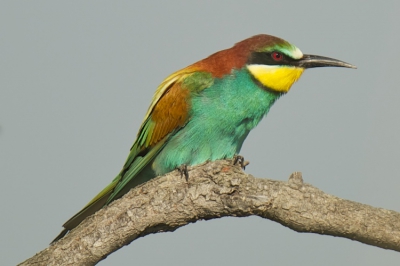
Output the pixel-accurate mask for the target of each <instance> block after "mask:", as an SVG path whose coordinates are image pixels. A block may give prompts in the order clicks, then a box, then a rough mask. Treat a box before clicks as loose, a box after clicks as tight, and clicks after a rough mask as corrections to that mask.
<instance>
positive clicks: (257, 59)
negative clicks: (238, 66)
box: [247, 51, 298, 66]
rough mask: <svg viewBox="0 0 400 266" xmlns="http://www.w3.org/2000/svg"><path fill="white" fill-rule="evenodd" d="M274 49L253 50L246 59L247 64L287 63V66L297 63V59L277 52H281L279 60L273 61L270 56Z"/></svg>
mask: <svg viewBox="0 0 400 266" xmlns="http://www.w3.org/2000/svg"><path fill="white" fill-rule="evenodd" d="M274 52H275V51H272V52H254V53H252V54H251V56H250V58H249V60H248V61H247V64H249V65H250V64H256V65H270V66H272V65H289V66H296V65H297V61H298V60H295V59H293V58H290V57H289V56H287V55H285V54H283V53H281V52H278V53H279V54H281V55H282V56H283V59H282V60H280V61H275V60H274V59H273V58H272V53H274Z"/></svg>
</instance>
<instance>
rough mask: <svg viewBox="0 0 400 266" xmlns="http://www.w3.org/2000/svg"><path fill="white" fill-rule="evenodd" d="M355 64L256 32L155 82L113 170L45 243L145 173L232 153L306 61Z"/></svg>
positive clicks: (139, 180)
mask: <svg viewBox="0 0 400 266" xmlns="http://www.w3.org/2000/svg"><path fill="white" fill-rule="evenodd" d="M316 67H345V68H356V67H355V66H354V65H352V64H349V63H346V62H344V61H340V60H337V59H333V58H329V57H324V56H317V55H310V54H303V53H302V52H301V50H300V49H299V48H297V47H296V46H294V45H293V44H290V43H289V42H287V41H285V40H283V39H281V38H278V37H275V36H271V35H267V34H259V35H255V36H253V37H250V38H247V39H245V40H242V41H240V42H238V43H236V44H235V45H234V46H232V47H231V48H228V49H225V50H221V51H219V52H216V53H214V54H212V55H210V56H209V57H207V58H205V59H203V60H200V61H198V62H196V63H194V64H192V65H189V66H188V67H185V68H183V69H181V70H179V71H177V72H175V73H173V74H171V75H170V76H168V77H167V78H166V79H165V80H164V81H163V82H162V83H161V84H160V85H159V86H158V88H157V90H156V92H155V94H154V96H153V99H152V101H151V104H150V106H149V108H148V110H147V113H146V115H145V117H144V120H143V122H142V124H141V126H140V129H139V132H138V134H137V137H136V140H135V142H134V144H133V146H132V147H131V149H130V152H129V155H128V158H127V159H126V162H125V164H124V165H123V167H122V170H121V171H120V172H119V174H118V175H117V176H116V177H115V178H114V179H113V180H112V182H111V183H110V184H109V185H108V186H106V187H105V188H104V189H103V190H102V191H101V192H100V193H99V194H98V195H97V196H95V197H94V198H93V199H92V200H91V201H90V202H89V203H88V204H87V205H86V206H85V207H83V209H82V210H81V211H79V212H78V213H77V214H75V215H74V216H73V217H72V218H70V219H69V220H68V221H67V222H65V223H64V225H63V227H64V229H63V231H62V232H61V233H60V234H59V235H58V236H57V237H56V238H55V239H54V240H53V241H52V243H54V242H56V241H58V240H59V239H61V238H63V237H64V236H65V235H66V234H67V233H68V232H69V231H70V230H72V229H73V228H75V227H76V226H78V225H79V224H80V223H81V222H82V221H83V220H84V219H85V218H86V217H88V216H90V215H92V214H94V213H95V212H96V211H98V210H99V209H101V208H103V207H104V206H106V205H108V204H110V202H112V201H114V200H116V199H119V198H121V197H122V196H123V195H124V194H125V193H127V192H128V191H129V190H130V189H131V188H133V187H136V186H138V185H140V184H142V183H144V182H147V181H149V180H150V179H152V178H154V177H156V176H160V175H163V174H166V173H168V172H171V171H173V170H175V169H181V170H182V169H183V171H184V172H185V175H187V172H186V171H185V169H186V167H187V166H195V165H199V164H202V163H204V162H207V161H215V160H219V159H232V158H233V157H234V156H236V155H238V154H239V152H240V149H241V147H242V145H243V142H244V140H245V139H246V137H247V136H248V134H249V132H250V131H251V130H252V129H253V128H254V127H255V126H257V124H258V123H259V122H260V121H261V119H262V118H263V117H264V116H266V115H267V113H268V111H269V110H270V108H271V106H272V105H273V104H274V103H275V102H276V100H278V99H279V98H280V97H281V96H283V95H285V94H286V93H287V92H289V90H290V88H291V86H292V85H293V84H294V83H295V82H296V81H297V80H298V79H299V78H300V76H301V75H302V74H303V72H304V70H305V69H309V68H316Z"/></svg>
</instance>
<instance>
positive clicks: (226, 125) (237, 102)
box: [152, 69, 280, 175]
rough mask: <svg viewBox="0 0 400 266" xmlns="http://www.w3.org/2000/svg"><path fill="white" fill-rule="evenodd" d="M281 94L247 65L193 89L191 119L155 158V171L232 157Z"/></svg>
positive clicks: (158, 172)
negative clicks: (257, 80)
mask: <svg viewBox="0 0 400 266" xmlns="http://www.w3.org/2000/svg"><path fill="white" fill-rule="evenodd" d="M203 83H204V82H203ZM279 96H280V94H277V93H273V92H270V91H267V90H264V89H262V88H261V87H260V86H258V85H257V84H256V83H255V82H254V80H253V79H252V77H251V75H250V73H249V72H248V70H247V69H241V70H234V71H232V73H231V74H229V75H226V76H224V77H223V78H221V79H214V81H213V82H212V85H211V86H209V87H208V88H206V89H204V90H201V91H193V92H192V93H191V110H190V120H189V122H188V123H187V124H186V125H185V126H184V127H183V128H182V129H180V130H179V131H178V132H176V133H175V135H173V136H171V138H170V139H169V140H168V143H167V144H166V145H165V147H164V148H163V149H162V151H161V152H160V153H159V155H158V156H157V157H156V158H155V160H154V162H153V164H152V167H153V169H154V171H155V172H156V174H157V175H162V174H165V173H167V172H170V171H172V170H174V169H176V168H177V167H179V166H181V165H182V164H186V165H197V164H201V163H204V162H206V161H208V160H211V161H214V160H218V159H225V158H232V157H233V156H234V155H235V154H238V153H239V152H240V149H241V147H242V144H243V141H244V140H245V138H246V137H247V135H248V134H249V132H250V130H251V129H253V128H254V127H255V126H256V125H257V124H258V123H259V122H260V120H261V119H262V118H263V116H264V115H266V114H267V113H268V111H269V109H270V107H271V106H272V105H273V103H274V102H275V101H276V100H277V99H278V98H279Z"/></svg>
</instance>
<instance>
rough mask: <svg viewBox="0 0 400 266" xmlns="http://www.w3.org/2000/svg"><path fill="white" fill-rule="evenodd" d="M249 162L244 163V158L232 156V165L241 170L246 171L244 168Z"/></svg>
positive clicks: (237, 155)
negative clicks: (237, 166)
mask: <svg viewBox="0 0 400 266" xmlns="http://www.w3.org/2000/svg"><path fill="white" fill-rule="evenodd" d="M249 164H250V162H249V161H245V160H244V157H243V156H241V155H239V154H236V155H235V156H233V165H239V166H240V167H242V168H243V170H245V169H246V166H247V165H249Z"/></svg>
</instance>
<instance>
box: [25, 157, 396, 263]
mask: <svg viewBox="0 0 400 266" xmlns="http://www.w3.org/2000/svg"><path fill="white" fill-rule="evenodd" d="M250 215H257V216H260V217H263V218H267V219H270V220H273V221H276V222H278V223H280V224H282V225H284V226H287V227H289V228H291V229H293V230H295V231H297V232H310V233H318V234H324V235H332V236H338V237H345V238H349V239H352V240H356V241H359V242H362V243H365V244H369V245H373V246H376V247H381V248H385V249H392V250H396V251H400V213H397V212H394V211H390V210H385V209H381V208H374V207H371V206H368V205H365V204H361V203H357V202H353V201H349V200H344V199H340V198H338V197H335V196H332V195H329V194H326V193H324V192H323V191H321V190H319V189H317V188H315V187H313V186H311V185H309V184H306V183H303V179H302V176H301V173H298V172H296V173H293V174H292V175H291V176H290V178H289V181H288V182H283V181H275V180H269V179H260V178H255V177H253V176H251V175H249V174H246V173H244V172H243V171H242V170H241V169H240V167H238V166H233V165H232V162H230V161H216V162H210V163H207V164H204V165H201V166H197V167H194V168H189V180H188V181H186V180H185V178H182V177H181V174H180V173H179V172H178V171H174V172H172V173H169V174H167V175H165V176H162V177H158V178H155V179H153V180H151V181H149V182H147V183H145V184H143V185H141V186H139V187H137V188H135V189H133V190H131V191H130V192H129V193H127V194H126V195H125V196H124V197H123V198H122V199H120V200H117V201H115V202H113V203H112V204H110V205H109V206H108V207H106V208H103V209H102V210H100V211H99V212H97V213H96V214H94V215H93V216H91V217H89V218H87V219H86V220H85V221H83V222H82V224H81V225H79V226H78V227H77V228H76V229H75V230H73V231H72V232H70V233H69V234H68V235H67V236H66V237H64V238H63V239H61V240H60V241H58V242H57V243H55V244H54V245H52V246H49V247H48V248H46V249H45V250H43V251H41V252H40V253H38V254H36V255H35V256H33V257H32V258H30V259H28V260H26V261H25V262H23V263H21V264H20V265H95V264H96V263H97V262H99V261H100V260H102V259H104V258H106V257H107V256H108V255H109V254H110V253H112V252H114V251H116V250H118V249H119V248H121V247H123V246H124V245H128V244H129V243H130V242H132V241H133V240H135V239H137V238H139V237H143V236H146V235H148V234H152V233H157V232H165V231H174V230H176V229H177V228H179V227H181V226H184V225H186V224H188V223H192V222H195V221H197V220H201V219H205V220H208V219H214V218H219V217H223V216H238V217H244V216H250Z"/></svg>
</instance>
